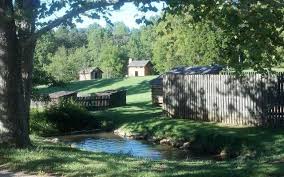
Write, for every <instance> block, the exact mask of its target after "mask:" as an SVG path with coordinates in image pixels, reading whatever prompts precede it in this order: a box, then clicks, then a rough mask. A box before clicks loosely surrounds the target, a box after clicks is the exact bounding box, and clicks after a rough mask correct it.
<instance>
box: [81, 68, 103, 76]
mask: <svg viewBox="0 0 284 177" xmlns="http://www.w3.org/2000/svg"><path fill="white" fill-rule="evenodd" d="M93 71H99V72H102V73H103V71H102V70H101V69H100V68H98V67H92V68H86V69H83V70H81V71H80V72H79V73H80V74H88V73H91V72H93Z"/></svg>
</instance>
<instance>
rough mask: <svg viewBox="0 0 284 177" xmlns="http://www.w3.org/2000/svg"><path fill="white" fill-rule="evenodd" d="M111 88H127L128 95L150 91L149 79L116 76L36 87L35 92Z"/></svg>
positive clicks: (46, 92) (91, 91)
mask: <svg viewBox="0 0 284 177" xmlns="http://www.w3.org/2000/svg"><path fill="white" fill-rule="evenodd" d="M109 89H117V90H121V89H126V90H127V95H134V94H139V93H146V92H149V91H150V85H149V79H148V78H139V80H135V79H134V78H115V79H101V80H90V81H76V82H70V83H68V84H66V86H64V87H43V88H35V89H34V92H35V93H40V94H50V93H54V92H58V91H62V90H65V91H76V92H89V93H93V92H100V91H104V90H109Z"/></svg>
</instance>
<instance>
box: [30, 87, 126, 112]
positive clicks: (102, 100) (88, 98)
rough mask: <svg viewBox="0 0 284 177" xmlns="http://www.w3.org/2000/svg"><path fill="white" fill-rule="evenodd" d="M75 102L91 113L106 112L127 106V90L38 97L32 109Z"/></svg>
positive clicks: (35, 98) (34, 98)
mask: <svg viewBox="0 0 284 177" xmlns="http://www.w3.org/2000/svg"><path fill="white" fill-rule="evenodd" d="M54 94H56V93H54ZM69 99H70V100H74V101H75V102H76V103H78V104H80V105H82V106H83V107H85V108H86V109H87V110H89V111H97V110H104V109H108V108H113V107H119V106H124V105H126V90H108V91H105V92H100V93H90V94H77V93H74V94H72V95H68V96H66V95H64V96H62V95H60V97H56V98H51V97H50V96H49V95H40V96H39V95H37V96H35V97H33V99H32V104H31V106H32V107H46V106H49V105H51V104H56V103H59V102H60V101H62V100H69Z"/></svg>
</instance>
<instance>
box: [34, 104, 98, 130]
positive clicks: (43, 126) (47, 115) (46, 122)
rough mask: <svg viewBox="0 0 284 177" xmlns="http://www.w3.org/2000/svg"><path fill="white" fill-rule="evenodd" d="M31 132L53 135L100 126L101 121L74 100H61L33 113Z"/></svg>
mask: <svg viewBox="0 0 284 177" xmlns="http://www.w3.org/2000/svg"><path fill="white" fill-rule="evenodd" d="M30 122H31V126H30V127H31V132H32V133H35V134H39V135H51V134H58V133H67V132H72V131H80V130H91V129H96V128H99V123H98V122H97V120H96V119H95V118H94V116H93V115H92V114H91V113H89V112H88V111H87V110H86V109H84V108H83V107H81V106H80V105H78V104H76V103H74V102H60V103H59V104H56V105H52V106H51V107H49V108H47V109H45V110H44V111H42V112H38V111H33V112H32V114H31V120H30Z"/></svg>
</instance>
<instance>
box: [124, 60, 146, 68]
mask: <svg viewBox="0 0 284 177" xmlns="http://www.w3.org/2000/svg"><path fill="white" fill-rule="evenodd" d="M148 63H150V60H135V61H132V62H130V63H129V65H128V67H145V66H146V65H147V64H148Z"/></svg>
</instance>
